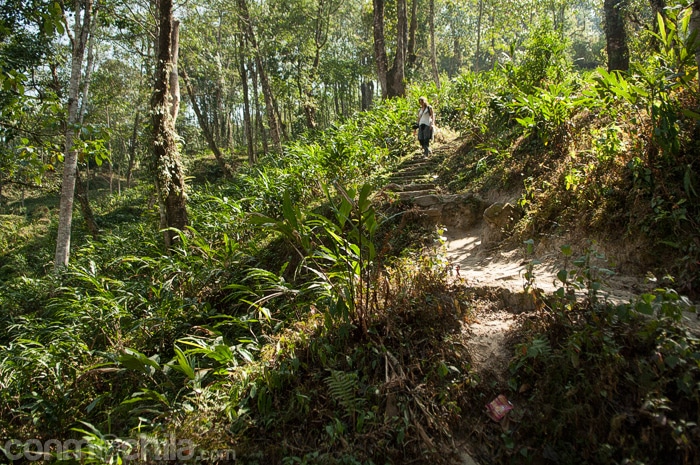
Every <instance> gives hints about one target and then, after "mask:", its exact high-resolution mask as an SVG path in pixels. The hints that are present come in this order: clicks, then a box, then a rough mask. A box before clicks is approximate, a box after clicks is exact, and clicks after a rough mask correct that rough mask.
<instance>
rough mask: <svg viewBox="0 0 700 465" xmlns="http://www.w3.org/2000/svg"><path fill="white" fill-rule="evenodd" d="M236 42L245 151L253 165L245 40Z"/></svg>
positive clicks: (240, 39) (254, 161) (239, 37)
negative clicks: (241, 90)
mask: <svg viewBox="0 0 700 465" xmlns="http://www.w3.org/2000/svg"><path fill="white" fill-rule="evenodd" d="M238 40H239V45H240V54H241V56H240V64H239V67H238V69H239V72H240V75H241V84H242V87H243V126H244V127H243V131H244V134H245V143H246V151H247V153H248V163H250V164H251V165H253V164H255V163H256V162H257V157H256V154H255V139H253V125H252V123H251V117H250V112H251V108H250V90H249V89H248V71H247V70H246V66H245V38H244V36H243V34H239V35H238Z"/></svg>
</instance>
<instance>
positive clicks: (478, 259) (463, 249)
mask: <svg viewBox="0 0 700 465" xmlns="http://www.w3.org/2000/svg"><path fill="white" fill-rule="evenodd" d="M440 133H441V139H442V140H438V141H437V142H436V143H435V144H434V145H433V153H432V154H431V155H430V156H429V157H424V156H423V155H422V154H421V153H420V151H419V150H418V149H416V151H415V152H414V153H413V154H412V155H410V156H407V157H406V158H405V159H403V160H401V162H400V163H399V165H398V167H397V168H396V169H395V170H394V171H393V172H392V173H391V175H390V176H389V178H388V184H387V185H386V186H385V187H384V189H385V190H387V191H390V192H394V193H395V195H396V196H398V200H399V201H401V202H405V203H407V204H409V205H411V206H413V207H414V208H415V209H416V210H417V211H418V212H419V213H418V214H417V217H418V218H420V219H421V220H423V221H426V222H428V224H434V225H435V226H439V227H444V231H443V237H444V247H445V248H444V252H445V253H446V256H447V259H448V261H449V263H450V265H451V267H452V270H451V274H452V279H453V280H454V282H455V284H457V285H459V284H461V285H464V286H466V287H468V288H470V289H471V290H473V292H474V295H475V296H477V298H480V299H482V301H481V302H480V303H479V304H478V305H476V306H475V307H476V310H475V311H474V312H473V313H472V314H471V315H470V316H469V318H466V319H465V320H464V321H462V334H463V335H464V344H465V345H466V346H467V348H468V349H469V352H470V355H471V357H472V363H473V365H474V369H475V370H476V372H477V373H478V375H479V376H480V377H481V379H482V380H484V379H485V380H489V382H490V383H491V385H492V387H493V391H494V392H498V391H499V390H505V387H506V383H507V381H508V368H509V362H510V359H511V356H512V349H511V348H510V347H509V345H508V336H509V334H510V332H511V330H513V329H515V324H516V322H517V320H518V318H519V317H527V315H528V314H531V313H532V312H534V310H535V309H534V306H533V305H534V303H533V300H532V298H531V297H530V294H529V293H528V292H526V287H525V283H526V282H525V278H526V275H525V273H526V269H527V266H528V264H530V263H531V260H533V259H537V264H535V265H532V267H531V269H532V272H533V275H534V280H531V281H530V283H529V284H530V285H531V286H534V287H535V288H537V289H539V290H541V291H543V292H544V293H545V294H551V293H553V292H554V291H556V290H557V289H558V288H559V287H561V284H562V283H561V282H560V281H558V280H557V273H558V272H559V270H561V269H562V268H565V267H567V268H566V269H569V270H570V269H571V264H570V263H565V261H564V257H563V255H562V254H561V252H560V247H561V246H562V245H563V244H565V243H566V242H565V238H545V239H544V240H542V241H541V243H540V244H536V245H535V246H534V249H535V250H534V252H535V253H534V254H532V255H528V254H527V253H526V248H525V246H524V245H523V244H516V245H513V244H512V241H507V240H506V239H507V235H506V234H504V233H503V230H507V229H508V227H509V226H511V225H512V223H513V222H514V221H517V219H518V218H514V216H515V215H514V213H513V212H514V210H515V209H514V207H513V205H515V204H516V202H517V196H518V195H519V194H520V193H519V192H517V193H512V192H510V193H506V192H492V193H491V194H490V195H489V198H482V197H480V196H479V195H477V194H473V193H461V194H453V193H448V192H444V191H443V190H442V189H441V188H440V187H439V182H438V181H439V179H438V174H437V171H438V168H439V166H440V163H441V162H442V161H443V160H444V159H445V158H446V156H447V155H450V154H452V153H454V152H456V151H457V150H458V148H459V145H460V141H459V138H458V136H457V134H455V133H452V132H450V131H449V130H444V129H441V130H440ZM570 245H571V247H572V248H573V249H575V250H577V251H578V252H580V251H582V250H586V248H587V247H589V246H590V245H589V244H585V243H579V244H575V243H574V244H570ZM600 247H602V248H603V250H605V245H604V244H603V245H600ZM606 265H607V264H606V263H600V264H599V266H600V267H601V268H603V267H605V266H606ZM601 281H603V283H604V287H603V289H602V290H601V291H600V292H599V294H597V295H596V297H597V298H598V299H601V300H608V301H610V302H612V303H629V302H631V301H633V300H634V299H635V297H636V296H638V295H639V294H641V293H643V292H646V291H649V290H651V289H652V288H653V285H654V283H651V284H650V283H648V282H646V280H645V278H644V277H639V276H634V275H625V274H613V275H612V276H607V277H604V279H603V277H601ZM579 293H580V297H584V293H585V291H580V292H577V295H578V294H579ZM683 320H684V323H685V324H686V325H687V326H688V327H690V328H691V330H692V331H693V332H694V333H696V334H699V335H700V321H699V320H698V319H697V317H696V315H695V314H694V313H691V312H687V314H686V315H685V316H684V317H683ZM475 408H479V406H477V407H475ZM482 417H483V423H481V424H480V425H478V426H476V427H474V428H473V430H474V431H478V432H480V433H479V434H481V435H482V437H481V438H475V437H473V436H474V433H473V432H472V437H471V438H461V440H459V441H456V444H455V445H456V449H457V450H456V454H457V455H458V456H459V458H460V463H462V464H464V465H473V464H476V463H477V462H476V461H474V459H473V458H472V457H473V456H478V455H479V453H478V451H476V450H473V449H474V448H475V447H476V448H478V447H481V446H480V445H475V444H480V443H482V441H483V440H484V439H486V433H484V431H486V430H488V428H489V422H492V420H490V419H489V418H488V417H487V416H486V414H485V413H484V415H482ZM472 420H473V417H472ZM479 421H481V420H479ZM481 455H488V454H484V451H483V450H482V451H481Z"/></svg>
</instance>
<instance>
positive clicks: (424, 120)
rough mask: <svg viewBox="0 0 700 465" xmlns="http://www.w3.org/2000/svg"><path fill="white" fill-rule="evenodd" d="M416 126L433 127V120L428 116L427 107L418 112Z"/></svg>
mask: <svg viewBox="0 0 700 465" xmlns="http://www.w3.org/2000/svg"><path fill="white" fill-rule="evenodd" d="M418 124H425V125H426V126H432V125H433V118H432V117H431V116H430V110H429V108H428V106H427V105H426V106H425V107H424V108H421V109H420V111H419V112H418Z"/></svg>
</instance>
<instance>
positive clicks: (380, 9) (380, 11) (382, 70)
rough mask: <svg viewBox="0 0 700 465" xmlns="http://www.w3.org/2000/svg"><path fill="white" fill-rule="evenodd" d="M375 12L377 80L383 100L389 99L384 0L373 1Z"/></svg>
mask: <svg viewBox="0 0 700 465" xmlns="http://www.w3.org/2000/svg"><path fill="white" fill-rule="evenodd" d="M372 3H373V5H374V10H373V13H372V15H373V16H372V31H373V34H374V61H375V63H376V65H377V80H378V81H379V87H380V89H381V91H382V98H383V99H384V98H387V96H388V88H387V72H388V69H389V60H388V58H387V56H386V43H385V38H384V0H372Z"/></svg>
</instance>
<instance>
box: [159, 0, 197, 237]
mask: <svg viewBox="0 0 700 465" xmlns="http://www.w3.org/2000/svg"><path fill="white" fill-rule="evenodd" d="M158 11H159V16H160V27H159V34H158V54H157V57H158V61H157V68H156V76H155V84H154V89H153V97H152V100H151V107H152V112H153V118H152V120H153V160H154V168H155V175H156V190H157V194H158V197H159V201H160V203H161V204H162V206H163V209H162V211H161V214H162V215H163V218H164V222H165V226H166V227H168V228H175V229H178V230H181V231H182V230H184V229H185V227H186V226H187V223H188V218H187V203H186V199H187V196H186V193H185V174H184V171H183V168H182V163H181V162H180V156H179V154H178V152H177V143H176V141H175V121H174V120H173V118H172V116H173V114H177V112H176V111H174V110H175V109H174V108H173V107H174V105H173V102H172V101H171V98H172V96H173V95H172V93H171V88H170V82H171V78H172V75H171V71H172V69H173V66H174V63H173V50H172V44H173V43H174V42H173V41H172V37H173V28H174V20H173V16H172V14H173V4H172V0H160V1H159V8H158ZM176 237H177V234H176V232H174V231H170V230H167V231H164V240H165V246H166V248H168V249H169V248H170V247H171V246H172V245H173V242H174V240H175V239H176Z"/></svg>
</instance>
